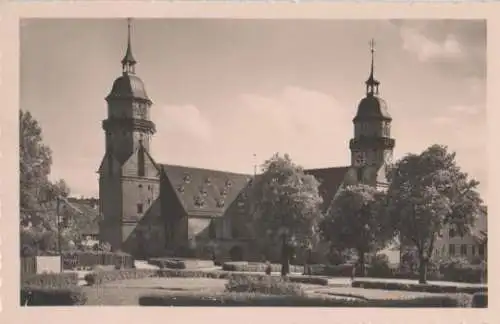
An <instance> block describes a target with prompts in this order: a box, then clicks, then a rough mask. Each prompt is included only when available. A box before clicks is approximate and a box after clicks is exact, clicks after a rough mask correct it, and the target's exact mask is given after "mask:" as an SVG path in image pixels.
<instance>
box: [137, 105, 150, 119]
mask: <svg viewBox="0 0 500 324" xmlns="http://www.w3.org/2000/svg"><path fill="white" fill-rule="evenodd" d="M134 110H135V116H137V118H140V119H146V118H147V110H146V106H145V105H142V104H135V105H134Z"/></svg>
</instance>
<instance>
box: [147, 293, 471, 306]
mask: <svg viewBox="0 0 500 324" xmlns="http://www.w3.org/2000/svg"><path fill="white" fill-rule="evenodd" d="M470 299H471V297H470V296H467V295H464V296H459V295H452V296H430V297H422V298H415V299H403V300H365V299H353V298H343V299H340V298H331V297H328V296H320V295H315V296H287V295H266V294H259V293H224V294H215V295H214V294H210V295H208V294H205V293H191V294H178V293H176V294H172V293H167V294H163V295H146V296H141V297H140V298H139V305H141V306H261V307H262V306H268V307H280V306H281V307H470Z"/></svg>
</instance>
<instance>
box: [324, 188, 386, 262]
mask: <svg viewBox="0 0 500 324" xmlns="http://www.w3.org/2000/svg"><path fill="white" fill-rule="evenodd" d="M390 225H391V224H390V222H389V219H388V217H387V214H386V209H385V194H384V192H382V191H378V190H377V189H376V188H374V187H372V186H368V185H364V184H357V185H352V186H347V187H345V188H342V189H341V191H340V192H339V193H338V195H337V196H336V198H335V199H334V200H333V201H332V205H331V206H330V208H329V209H328V212H327V214H326V215H325V218H324V220H323V221H322V223H321V226H320V229H321V235H322V238H323V239H324V240H326V241H327V242H329V243H330V244H332V245H333V246H336V247H338V248H340V249H355V250H356V251H357V253H358V257H359V261H360V265H361V267H363V266H364V257H365V254H366V253H371V252H376V251H377V250H379V249H381V248H383V247H385V246H386V244H387V243H388V242H389V241H390V240H391V239H392V238H393V237H394V231H393V230H392V228H391V226H390Z"/></svg>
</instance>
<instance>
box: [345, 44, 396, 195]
mask: <svg viewBox="0 0 500 324" xmlns="http://www.w3.org/2000/svg"><path fill="white" fill-rule="evenodd" d="M374 46H375V43H374V41H373V40H372V41H371V42H370V47H371V48H370V50H371V68H370V76H369V77H368V80H366V82H365V84H366V96H365V97H364V98H363V99H362V100H361V101H360V103H359V105H358V110H357V113H356V116H355V117H354V119H353V124H354V138H352V139H351V140H350V142H349V148H350V150H351V166H352V167H353V168H355V169H356V173H357V181H358V182H361V183H365V184H368V185H373V186H377V187H380V186H382V187H383V186H385V185H387V181H386V177H385V169H386V166H387V165H388V164H390V163H392V155H393V150H394V146H395V140H394V139H392V138H391V122H392V118H391V116H390V115H389V112H388V108H387V103H386V102H385V100H384V99H382V98H381V97H380V96H379V86H380V82H379V81H377V80H376V79H375V76H374V54H375V48H374Z"/></svg>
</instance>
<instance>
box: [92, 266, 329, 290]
mask: <svg viewBox="0 0 500 324" xmlns="http://www.w3.org/2000/svg"><path fill="white" fill-rule="evenodd" d="M249 276H251V277H253V278H266V277H268V276H267V275H265V274H253V273H252V274H238V273H231V272H225V271H201V270H177V269H160V270H155V269H125V270H112V271H102V272H92V273H88V274H87V275H85V280H86V281H87V283H88V284H89V285H95V284H103V283H106V282H110V281H116V280H127V279H140V278H148V277H164V278H211V279H231V278H241V277H249ZM288 280H289V281H290V282H296V283H307V284H316V285H325V286H326V285H328V279H327V278H322V277H312V276H310V277H305V276H289V277H288Z"/></svg>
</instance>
